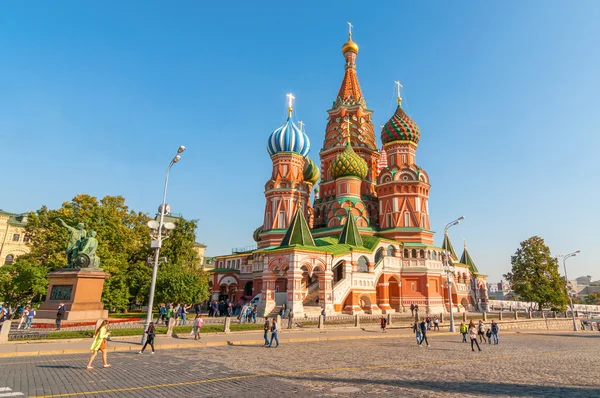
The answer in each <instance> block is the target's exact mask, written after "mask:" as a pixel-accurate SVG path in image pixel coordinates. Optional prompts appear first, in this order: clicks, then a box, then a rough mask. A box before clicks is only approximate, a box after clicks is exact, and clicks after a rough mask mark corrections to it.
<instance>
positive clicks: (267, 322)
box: [263, 318, 271, 347]
mask: <svg viewBox="0 0 600 398" xmlns="http://www.w3.org/2000/svg"><path fill="white" fill-rule="evenodd" d="M263 329H264V331H265V334H264V336H263V337H264V338H265V344H264V346H265V347H267V346H268V345H269V330H270V329H271V324H270V322H269V318H265V324H264V325H263Z"/></svg>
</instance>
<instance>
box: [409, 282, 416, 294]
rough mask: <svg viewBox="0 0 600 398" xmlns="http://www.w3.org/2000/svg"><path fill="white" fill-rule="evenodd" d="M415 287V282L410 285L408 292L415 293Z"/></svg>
mask: <svg viewBox="0 0 600 398" xmlns="http://www.w3.org/2000/svg"><path fill="white" fill-rule="evenodd" d="M415 285H416V283H415V282H412V283H411V284H410V290H411V291H413V292H416V291H417V289H416V286H415Z"/></svg>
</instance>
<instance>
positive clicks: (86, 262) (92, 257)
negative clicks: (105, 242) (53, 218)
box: [58, 218, 100, 268]
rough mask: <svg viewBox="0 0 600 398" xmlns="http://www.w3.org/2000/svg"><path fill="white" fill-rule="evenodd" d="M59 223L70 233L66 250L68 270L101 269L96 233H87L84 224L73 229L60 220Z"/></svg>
mask: <svg viewBox="0 0 600 398" xmlns="http://www.w3.org/2000/svg"><path fill="white" fill-rule="evenodd" d="M58 221H59V222H60V223H61V224H62V226H63V227H65V228H67V229H68V230H69V233H70V235H69V241H68V242H67V249H66V251H67V261H68V265H67V268H100V258H99V257H98V256H97V255H96V250H97V249H98V239H96V231H92V230H90V231H89V232H88V231H86V230H85V229H84V225H83V223H79V224H77V227H71V226H69V225H67V223H65V222H64V221H63V220H62V219H60V218H58Z"/></svg>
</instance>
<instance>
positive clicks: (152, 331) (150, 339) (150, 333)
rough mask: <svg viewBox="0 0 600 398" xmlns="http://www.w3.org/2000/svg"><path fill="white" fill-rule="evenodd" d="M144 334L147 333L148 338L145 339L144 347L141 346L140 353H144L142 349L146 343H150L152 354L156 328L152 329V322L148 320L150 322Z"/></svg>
mask: <svg viewBox="0 0 600 398" xmlns="http://www.w3.org/2000/svg"><path fill="white" fill-rule="evenodd" d="M146 334H147V335H148V338H147V339H146V344H144V347H142V350H141V351H140V354H143V353H144V350H145V349H146V347H147V346H148V344H150V347H152V352H151V354H154V336H156V330H155V329H154V322H150V324H149V325H148V330H146Z"/></svg>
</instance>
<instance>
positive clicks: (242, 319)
mask: <svg viewBox="0 0 600 398" xmlns="http://www.w3.org/2000/svg"><path fill="white" fill-rule="evenodd" d="M247 317H248V310H247V308H246V306H245V305H244V306H243V307H242V312H241V313H240V323H241V324H245V323H246V318H247Z"/></svg>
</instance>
